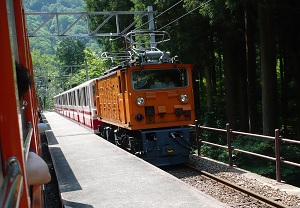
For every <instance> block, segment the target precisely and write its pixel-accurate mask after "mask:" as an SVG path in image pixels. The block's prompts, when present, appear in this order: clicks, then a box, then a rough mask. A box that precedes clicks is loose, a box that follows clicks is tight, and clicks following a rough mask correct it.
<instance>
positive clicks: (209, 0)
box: [158, 0, 211, 30]
mask: <svg viewBox="0 0 300 208" xmlns="http://www.w3.org/2000/svg"><path fill="white" fill-rule="evenodd" d="M209 2H211V0H208V1H207V2H204V3H202V4H200V5H199V6H197V7H196V8H194V9H192V10H191V11H189V12H187V13H185V14H184V15H182V16H180V17H178V18H177V19H175V20H173V21H172V22H170V23H168V24H166V25H165V26H163V27H161V28H159V29H158V30H162V29H163V28H165V27H167V26H169V25H170V24H173V23H174V22H176V21H177V20H179V19H181V18H183V17H185V16H186V15H188V14H190V13H192V12H193V11H195V10H196V9H199V8H200V7H202V6H204V5H206V4H208V3H209Z"/></svg>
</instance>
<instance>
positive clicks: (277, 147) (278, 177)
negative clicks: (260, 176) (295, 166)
mask: <svg viewBox="0 0 300 208" xmlns="http://www.w3.org/2000/svg"><path fill="white" fill-rule="evenodd" d="M275 155H276V181H277V182H281V174H280V172H281V169H280V163H281V159H280V138H279V130H278V129H275Z"/></svg>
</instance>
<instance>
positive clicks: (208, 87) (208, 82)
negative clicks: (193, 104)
mask: <svg viewBox="0 0 300 208" xmlns="http://www.w3.org/2000/svg"><path fill="white" fill-rule="evenodd" d="M203 67H204V72H205V79H206V95H207V97H206V104H207V110H208V111H211V110H212V105H213V98H212V84H211V71H210V69H209V67H208V66H207V64H206V63H205V62H204V63H203Z"/></svg>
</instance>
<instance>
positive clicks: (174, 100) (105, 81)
mask: <svg viewBox="0 0 300 208" xmlns="http://www.w3.org/2000/svg"><path fill="white" fill-rule="evenodd" d="M138 57H139V58H138V59H136V60H135V61H131V62H130V64H129V65H127V66H118V67H114V68H111V69H110V70H108V71H107V72H106V73H105V74H104V75H102V76H100V77H99V78H98V79H96V81H95V85H96V89H97V90H96V93H97V95H96V104H97V114H98V117H99V120H100V121H101V122H102V123H103V125H101V126H99V132H100V134H101V135H102V136H103V137H104V138H105V139H107V140H109V141H111V142H113V143H115V144H117V145H118V146H121V147H122V148H124V149H127V150H128V151H130V152H132V153H134V154H136V155H138V156H140V157H141V158H143V159H145V160H146V161H148V162H150V163H152V164H154V165H157V166H162V165H171V164H177V163H184V162H186V161H187V160H188V159H189V154H190V149H191V146H192V145H191V144H192V141H191V136H190V135H191V131H190V127H189V125H191V124H194V121H195V116H194V113H195V112H194V98H193V86H192V65H190V64H179V63H177V61H176V59H175V58H169V56H168V54H167V53H164V52H161V51H159V50H148V51H147V50H145V51H144V52H143V53H142V54H139V55H138Z"/></svg>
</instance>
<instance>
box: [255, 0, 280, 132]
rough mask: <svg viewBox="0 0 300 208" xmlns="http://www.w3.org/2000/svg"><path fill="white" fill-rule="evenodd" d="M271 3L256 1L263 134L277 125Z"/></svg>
mask: <svg viewBox="0 0 300 208" xmlns="http://www.w3.org/2000/svg"><path fill="white" fill-rule="evenodd" d="M267 2H268V1H267ZM272 3H273V2H272ZM272 3H271V1H269V3H267V4H263V3H262V1H259V3H258V22H259V24H258V25H259V34H260V54H261V80H262V112H263V133H264V135H274V130H275V129H276V128H277V127H278V114H277V103H278V101H277V75H276V48H275V39H274V32H275V30H274V13H273V8H272Z"/></svg>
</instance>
